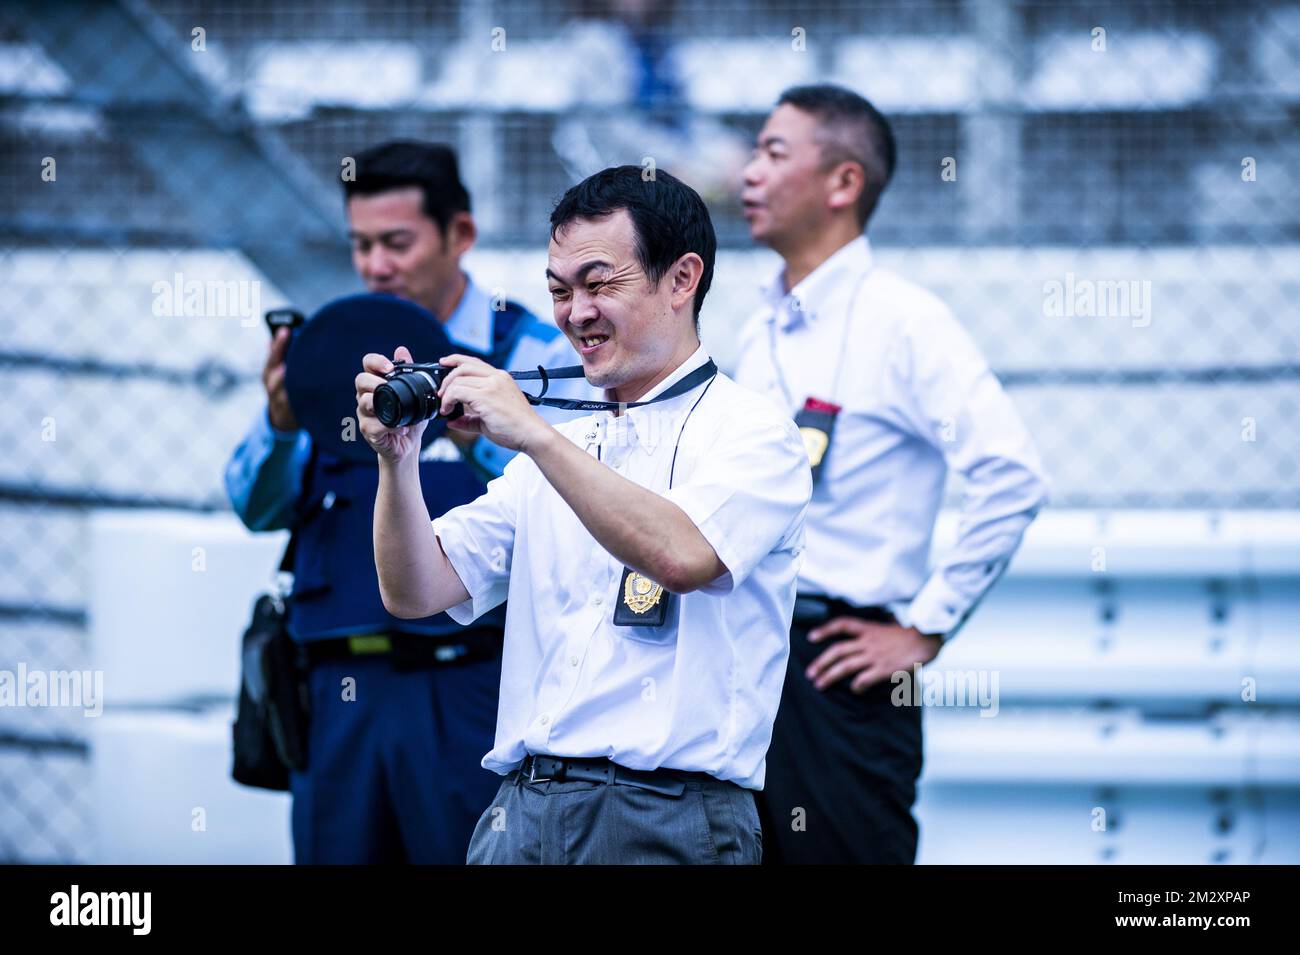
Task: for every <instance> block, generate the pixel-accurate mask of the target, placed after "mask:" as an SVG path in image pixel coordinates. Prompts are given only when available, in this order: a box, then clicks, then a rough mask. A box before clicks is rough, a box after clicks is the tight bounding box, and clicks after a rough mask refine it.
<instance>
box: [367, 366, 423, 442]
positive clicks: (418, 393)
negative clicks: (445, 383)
mask: <svg viewBox="0 0 1300 955" xmlns="http://www.w3.org/2000/svg"><path fill="white" fill-rule="evenodd" d="M437 410H438V389H437V386H436V385H435V384H434V382H433V378H432V377H430V375H429V374H428V373H426V372H423V371H410V372H403V373H402V374H400V375H397V376H395V377H394V378H392V379H391V380H389V381H387V382H385V383H384V384H382V385H380V386H379V387H378V388H376V389H375V417H376V418H378V419H379V421H380V423H382V424H383V426H384V427H385V428H398V427H401V426H403V425H408V424H415V423H416V422H419V421H423V420H425V419H426V418H432V417H433V416H434V414H436V413H437Z"/></svg>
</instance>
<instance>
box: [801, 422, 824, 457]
mask: <svg viewBox="0 0 1300 955" xmlns="http://www.w3.org/2000/svg"><path fill="white" fill-rule="evenodd" d="M799 433H800V434H801V435H803V446H804V450H805V451H807V452H808V463H809V464H811V465H812V466H813V467H817V466H818V465H819V464H821V463H822V455H824V454H825V453H826V449H827V448H828V447H830V444H831V439H830V435H828V434H827V433H826V432H825V431H823V430H822V429H821V428H812V427H807V426H805V427H802V428H800V429H799Z"/></svg>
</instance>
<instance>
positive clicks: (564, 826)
mask: <svg viewBox="0 0 1300 955" xmlns="http://www.w3.org/2000/svg"><path fill="white" fill-rule="evenodd" d="M762 854H763V835H762V829H761V827H760V825H759V821H758V810H757V809H756V807H755V805H754V796H753V794H752V793H751V792H750V791H749V790H748V789H744V788H742V787H740V786H737V785H735V784H734V783H728V782H722V781H721V780H718V779H713V778H712V777H709V776H703V775H697V776H693V777H692V778H690V779H689V780H688V781H687V783H686V789H685V791H684V792H682V794H681V795H680V796H666V795H663V794H661V793H655V792H650V791H648V790H645V789H638V788H636V787H634V786H627V785H623V784H618V783H616V784H612V785H606V784H602V783H591V782H579V781H574V782H554V781H553V782H545V783H536V784H534V783H529V782H526V781H524V780H523V779H522V778H521V777H520V775H519V772H518V771H515V772H512V773H510V774H509V775H507V776H506V777H505V780H504V781H503V782H502V783H501V788H500V790H498V792H497V795H496V798H495V799H494V800H492V805H490V806H489V807H488V808H487V810H486V811H485V812H484V813H483V815H482V816H481V817H480V818H479V821H478V825H477V826H476V827H475V828H474V836H473V838H472V839H470V843H469V854H468V856H467V858H466V860H465V861H466V862H467V863H469V864H470V865H485V864H489V865H491V864H495V865H500V864H505V865H538V864H540V865H566V864H590V865H628V864H641V863H677V864H706V865H716V864H719V863H722V864H731V865H735V864H746V865H756V864H758V863H759V862H760V861H761V859H762Z"/></svg>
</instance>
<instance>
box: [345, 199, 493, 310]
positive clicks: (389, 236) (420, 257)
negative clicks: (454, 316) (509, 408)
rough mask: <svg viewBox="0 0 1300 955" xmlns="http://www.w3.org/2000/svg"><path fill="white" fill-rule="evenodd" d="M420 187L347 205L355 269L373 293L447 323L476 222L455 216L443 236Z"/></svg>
mask: <svg viewBox="0 0 1300 955" xmlns="http://www.w3.org/2000/svg"><path fill="white" fill-rule="evenodd" d="M423 199H424V193H423V191H422V190H421V188H420V187H419V186H406V187H403V188H400V189H390V190H388V191H385V192H380V193H376V194H374V195H369V196H366V195H357V196H353V197H352V198H351V199H349V200H348V205H347V212H348V236H349V238H350V239H351V241H352V265H353V267H355V268H356V270H357V274H358V275H360V276H361V278H362V280H364V281H365V283H366V289H367V290H368V291H371V292H386V293H388V294H390V295H396V296H398V297H400V298H404V299H407V300H408V301H412V302H415V303H416V304H418V305H422V306H424V307H425V308H427V309H428V310H429V311H431V312H433V313H434V314H435V315H439V316H440V317H442V318H444V319H445V318H446V316H445V315H442V314H441V313H442V311H443V310H444V309H445V306H446V299H447V298H448V290H449V289H456V288H458V282H459V278H460V257H461V255H462V254H463V253H464V252H465V251H466V250H467V249H468V248H469V247H470V246H471V245H473V242H474V222H473V219H472V218H471V217H470V215H469V213H467V212H460V213H457V214H456V215H455V216H454V217H453V218H452V220H451V221H450V223H448V228H447V234H446V235H445V236H444V235H443V233H442V230H440V229H439V228H438V224H437V223H436V222H434V221H433V220H432V219H431V218H429V216H428V215H427V214H426V213H425V211H424V207H423Z"/></svg>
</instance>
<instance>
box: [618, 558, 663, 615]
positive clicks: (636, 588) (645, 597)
mask: <svg viewBox="0 0 1300 955" xmlns="http://www.w3.org/2000/svg"><path fill="white" fill-rule="evenodd" d="M619 589H620V590H621V591H622V592H623V599H622V600H620V601H618V603H616V604H615V605H614V626H616V627H662V626H663V625H664V622H665V621H666V620H667V619H668V603H669V601H670V600H671V599H672V594H670V593H668V592H667V591H665V590H664V588H663V587H662V586H661V585H659V584H657V583H655V582H654V581H653V580H651V579H650V578H649V577H647V576H645V575H644V574H638V573H637V572H636V571H635V570H633V569H632V568H631V567H624V568H623V580H622V582H621V584H620V586H619Z"/></svg>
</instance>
